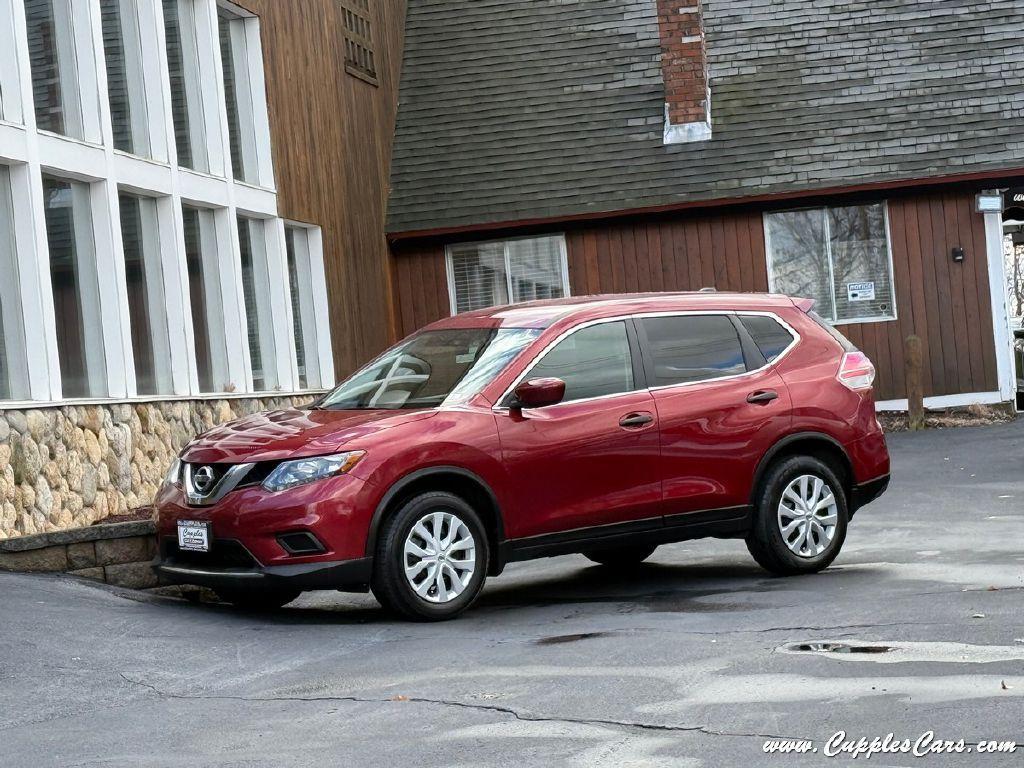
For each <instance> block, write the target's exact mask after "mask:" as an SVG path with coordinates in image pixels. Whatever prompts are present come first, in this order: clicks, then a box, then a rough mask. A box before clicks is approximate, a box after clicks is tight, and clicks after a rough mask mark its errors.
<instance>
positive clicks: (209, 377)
mask: <svg viewBox="0 0 1024 768" xmlns="http://www.w3.org/2000/svg"><path fill="white" fill-rule="evenodd" d="M182 216H183V220H184V228H185V259H186V265H187V267H188V287H189V300H190V304H191V307H192V335H193V337H194V339H195V349H196V369H197V372H198V374H199V389H200V391H202V392H223V391H225V389H226V388H227V386H228V381H227V374H226V356H227V349H226V346H225V342H224V329H223V326H222V325H221V323H220V322H219V320H218V318H219V308H220V298H219V297H220V273H219V271H218V270H217V268H216V257H217V254H216V252H214V251H213V249H212V248H207V247H206V246H205V243H207V242H211V241H213V240H214V238H213V236H212V235H213V233H212V232H208V230H209V229H211V228H212V227H213V214H212V213H210V212H209V211H200V210H198V209H196V208H189V207H188V206H183V207H182ZM204 219H205V223H204ZM204 235H209V237H204ZM207 251H209V252H207Z"/></svg>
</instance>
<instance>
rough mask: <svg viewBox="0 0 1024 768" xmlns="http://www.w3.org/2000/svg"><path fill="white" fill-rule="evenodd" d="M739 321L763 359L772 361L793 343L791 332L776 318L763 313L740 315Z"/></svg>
mask: <svg viewBox="0 0 1024 768" xmlns="http://www.w3.org/2000/svg"><path fill="white" fill-rule="evenodd" d="M740 322H742V323H743V327H744V328H746V329H747V333H749V334H750V336H751V338H752V339H753V340H754V343H755V344H757V348H758V349H760V350H761V354H762V355H764V357H765V360H767V361H768V362H769V363H770V362H773V361H774V360H775V359H776V358H778V356H779V355H781V354H782V353H783V352H784V351H785V350H786V347H788V346H789V345H790V344H792V343H793V334H791V333H790V332H789V331H788V330H786V328H785V326H783V325H782V324H781V323H780V322H779V321H778V320H776V319H774V318H772V317H767V316H765V315H741V316H740Z"/></svg>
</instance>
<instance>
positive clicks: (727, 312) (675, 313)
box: [491, 309, 803, 412]
mask: <svg viewBox="0 0 1024 768" xmlns="http://www.w3.org/2000/svg"><path fill="white" fill-rule="evenodd" d="M693 315H701V316H705V315H724V316H726V317H735V318H737V319H740V318H742V317H743V316H744V315H754V316H759V317H770V318H771V319H773V320H775V321H776V322H777V323H778V324H779V325H781V326H782V327H783V328H785V329H786V331H788V332H789V333H790V334H791V335H792V337H793V341H792V342H791V343H790V344H789V346H787V347H786V348H785V349H784V350H782V352H780V353H779V355H778V357H776V358H775V359H774V360H772V361H770V362H769V361H768V360H767V358H765V364H764V365H762V366H761V367H760V368H755V369H754V370H752V371H744V372H743V373H734V374H731V375H729V376H721V377H718V378H714V379H697V380H694V381H682V382H679V383H677V384H662V385H660V386H656V387H641V388H637V389H631V390H630V391H629V392H614V393H612V394H609V395H598V396H596V397H583V398H580V399H579V400H565V401H563V402H561V403H555V404H554V405H549V406H546V407H545V410H547V409H549V408H558V407H559V406H560V405H570V404H572V403H587V402H593V401H595V400H608V399H610V398H613V397H622V396H623V395H630V394H633V393H634V392H662V391H664V390H667V389H676V388H681V387H692V386H693V385H695V384H707V383H709V382H719V381H729V380H732V379H742V378H745V377H748V376H753V375H755V374H758V373H761V372H762V371H764V370H767V369H768V368H772V367H773V366H775V365H778V363H779V362H781V361H782V360H783V359H784V358H785V357H786V356H787V355H789V353H790V352H792V351H793V348H794V347H795V346H796V345H797V344H799V343H800V341H801V339H802V338H803V337H802V336H801V335H800V333H799V331H797V330H796V329H795V328H794V327H793V326H792V325H790V324H789V323H787V322H786V321H785V320H784V319H783V318H782V317H780V316H779V315H778V314H777V313H775V312H771V311H769V310H763V309H751V310H735V309H692V310H690V309H686V310H663V311H658V312H641V313H638V314H628V315H615V316H614V317H601V318H598V319H596V320H588V321H587V322H585V323H580V324H579V325H574V326H573V327H572V328H569V329H567V330H565V331H563V332H562V333H561V334H559V335H558V336H557V337H556V338H555V339H554V340H552V341H551V342H550V343H549V344H548V345H547V346H546V347H544V349H542V350H541V351H540V352H538V353H537V354H536V355H535V356H534V358H533V361H532V362H531V363H530V365H529V366H528V367H527V368H526V370H524V371H523V372H522V373H521V374H519V376H517V377H516V379H515V380H514V381H513V382H512V384H511V385H509V387H508V388H506V389H505V391H504V392H503V393H502V395H501V397H499V398H498V403H499V405H495V406H494V407H493V408H492V409H491V410H492V411H494V412H503V411H505V412H507V411H508V410H509V408H508V406H503V405H500V403H502V402H504V401H505V399H506V398H507V397H508V396H509V395H510V394H511V393H512V392H513V391H514V390H515V388H516V387H518V386H519V385H520V384H521V383H522V382H523V381H524V380H525V379H527V378H528V377H529V375H530V372H531V371H532V370H533V368H534V367H535V366H536V364H537V363H538V361H540V360H541V358H543V357H544V355H546V354H547V353H548V352H549V351H551V349H552V348H553V347H554V346H555V345H556V344H558V343H559V342H561V341H562V340H564V339H566V338H568V337H569V336H570V335H572V334H573V333H575V332H576V331H579V330H582V329H584V328H589V327H590V326H593V325H600V324H602V323H613V322H619V321H623V320H643V319H644V318H648V317H687V316H693ZM741 322H742V320H741ZM748 333H749V331H748ZM641 344H643V341H642V340H641ZM763 354H764V353H762V356H763ZM532 410H536V409H532Z"/></svg>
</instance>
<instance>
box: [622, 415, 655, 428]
mask: <svg viewBox="0 0 1024 768" xmlns="http://www.w3.org/2000/svg"><path fill="white" fill-rule="evenodd" d="M652 421H654V417H653V416H652V415H651V414H649V413H630V414H628V415H626V416H623V417H622V418H621V419H619V426H620V427H626V428H627V429H628V428H630V427H642V426H644V425H645V424H650V423H651V422H652Z"/></svg>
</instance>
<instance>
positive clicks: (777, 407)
mask: <svg viewBox="0 0 1024 768" xmlns="http://www.w3.org/2000/svg"><path fill="white" fill-rule="evenodd" d="M810 308H811V302H810V301H806V300H794V299H790V298H786V297H784V296H770V295H752V294H725V293H688V294H647V295H633V296H598V297H594V296H590V297H582V298H577V299H566V300H555V301H540V302H535V303H530V304H522V305H517V306H511V307H498V308H492V309H486V310H481V311H476V312H469V313H466V314H462V315H458V316H456V317H452V318H449V319H446V320H442V321H440V322H437V323H434V324H433V325H430V326H428V327H426V328H424V329H423V330H421V331H419V332H418V333H415V334H413V335H412V336H410V337H408V338H407V339H405V340H404V341H402V342H401V343H399V344H397V345H396V346H394V347H392V348H391V349H390V350H388V351H387V352H385V353H384V354H382V355H381V356H380V357H378V358H377V359H376V360H374V361H373V362H371V363H370V364H369V365H367V366H366V367H364V368H363V369H362V370H360V371H358V372H357V373H355V374H353V375H352V376H351V377H350V378H349V379H348V380H347V381H345V382H344V383H343V384H342V385H341V386H339V387H338V388H337V389H335V390H334V391H333V392H331V393H330V394H327V395H325V396H323V397H322V398H320V399H319V400H318V401H316V402H315V403H313V404H312V405H310V406H309V407H306V408H298V409H295V410H286V411H274V412H270V413H260V414H257V415H254V416H249V417H247V418H243V419H240V420H238V421H234V422H232V423H229V424H224V425H222V426H219V427H216V428H214V429H212V430H210V431H209V432H207V433H205V434H204V435H201V436H200V437H198V438H196V439H195V440H194V441H193V442H191V443H190V444H189V445H188V446H186V448H185V449H184V451H183V452H182V454H181V458H180V459H179V460H177V461H175V462H174V466H172V467H171V469H170V471H169V473H168V475H167V479H166V482H165V483H164V484H163V486H162V487H161V489H160V491H159V494H158V498H157V506H158V508H159V536H160V554H159V556H158V562H157V563H156V565H155V568H156V569H157V570H158V571H159V572H160V574H162V575H163V576H164V577H165V578H166V579H167V580H170V581H172V582H181V583H190V584H200V585H206V586H210V587H212V588H214V589H215V590H216V591H217V592H218V593H219V594H220V595H221V596H222V597H223V598H225V599H227V600H228V601H230V602H234V603H236V604H240V605H244V606H248V607H259V606H264V607H272V606H280V605H283V604H284V603H287V602H289V601H291V600H292V599H294V598H295V597H296V596H297V595H298V594H299V593H300V592H302V591H304V590H314V589H339V590H344V591H357V590H359V591H365V590H366V589H367V588H369V589H370V590H372V591H373V594H374V595H375V596H376V597H377V598H378V599H379V600H380V602H381V603H382V604H384V605H385V606H386V607H388V608H390V609H393V610H394V611H397V612H398V613H400V614H402V615H404V616H407V617H410V618H415V619H428V620H430V619H444V618H449V617H451V616H454V615H456V614H458V613H459V612H461V611H463V610H465V609H466V608H467V607H468V606H469V605H470V604H471V603H472V602H473V601H474V599H475V598H476V597H477V595H479V593H480V590H481V588H482V587H483V583H484V579H485V578H486V577H487V576H488V575H490V576H496V575H498V574H499V573H501V571H502V569H503V568H504V567H505V564H506V563H509V562H512V561H515V560H526V559H530V558H535V557H546V556H551V555H562V554H566V553H570V552H579V553H582V554H583V555H585V556H586V557H588V558H590V559H591V560H593V561H595V562H598V563H601V564H603V565H606V566H612V567H615V566H630V565H634V564H636V563H639V562H640V561H642V560H644V559H645V558H646V557H648V556H649V555H650V554H651V553H652V552H653V551H654V549H655V547H657V546H658V545H659V544H666V543H669V542H676V541H683V540H686V539H696V538H701V537H706V536H714V537H718V538H744V539H745V540H746V543H747V547H748V548H749V550H750V552H751V554H752V555H753V556H754V558H755V559H756V560H757V562H758V563H760V564H761V565H762V566H763V567H765V568H767V569H768V570H769V571H772V572H774V573H779V574H799V573H810V572H814V571H819V570H821V569H822V568H825V567H826V566H828V565H829V563H831V562H832V560H833V559H835V557H836V555H837V554H838V553H839V549H840V547H841V546H842V544H843V539H844V538H845V536H846V526H847V523H848V522H849V520H850V518H851V517H852V516H853V513H854V512H855V511H856V510H857V509H859V508H860V507H861V506H863V505H864V504H866V503H867V502H869V501H871V500H872V499H874V498H876V497H877V496H878V495H879V494H881V493H882V492H883V491H884V490H885V488H886V486H887V485H888V482H889V455H888V452H887V450H886V445H885V438H884V436H883V434H882V430H881V428H880V426H879V424H878V421H877V420H876V418H875V408H874V404H873V401H872V392H871V385H872V381H873V379H874V375H875V372H874V368H873V366H872V365H871V363H870V362H869V361H868V359H867V358H866V357H865V356H864V355H863V354H862V353H861V352H859V351H857V349H856V348H854V347H853V346H852V345H851V344H850V343H849V342H848V341H847V340H846V339H845V338H843V336H841V335H840V334H839V333H837V332H836V331H835V330H833V329H832V328H830V327H829V326H828V325H826V324H825V323H824V322H822V321H821V320H820V319H819V318H818V317H816V316H815V315H814V314H813V313H812V312H810Z"/></svg>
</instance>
